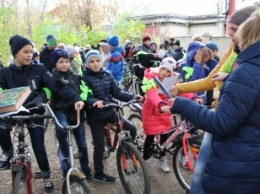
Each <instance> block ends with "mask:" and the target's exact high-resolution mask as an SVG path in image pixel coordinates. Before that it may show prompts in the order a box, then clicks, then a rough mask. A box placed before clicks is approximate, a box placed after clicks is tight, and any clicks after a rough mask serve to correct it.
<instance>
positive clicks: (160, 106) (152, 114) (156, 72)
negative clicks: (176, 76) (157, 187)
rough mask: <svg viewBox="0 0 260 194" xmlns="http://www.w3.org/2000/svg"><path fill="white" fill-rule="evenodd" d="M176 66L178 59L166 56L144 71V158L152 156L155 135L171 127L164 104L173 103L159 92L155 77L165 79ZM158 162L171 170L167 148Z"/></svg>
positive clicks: (192, 95) (166, 169)
mask: <svg viewBox="0 0 260 194" xmlns="http://www.w3.org/2000/svg"><path fill="white" fill-rule="evenodd" d="M175 66H176V61H175V60H174V59H173V58H165V59H164V60H163V61H162V63H161V64H160V66H159V67H156V68H152V67H151V68H148V69H146V70H145V72H144V80H143V84H144V86H142V89H143V92H145V95H146V97H145V101H144V104H143V106H142V122H143V128H144V132H145V134H146V139H145V142H144V153H143V158H144V160H148V159H149V158H150V157H151V155H150V147H151V146H152V143H153V141H154V137H155V135H156V134H160V133H162V132H164V131H167V130H168V129H170V128H171V120H170V115H169V114H167V113H166V112H165V111H164V110H165V109H164V106H171V104H170V102H169V99H168V98H167V96H166V95H165V94H161V93H157V89H158V86H156V84H155V83H154V81H153V78H154V77H157V78H158V79H159V80H160V81H163V79H164V78H166V77H170V76H172V75H173V69H174V68H175ZM173 84H174V83H173ZM185 97H187V98H192V97H194V94H186V95H185ZM160 110H161V111H160ZM167 137H168V136H167V134H163V135H161V136H160V141H161V142H160V143H161V144H162V143H164V141H166V140H167ZM157 163H158V165H159V166H160V167H161V169H162V170H163V171H164V172H169V171H170V169H169V167H168V164H167V159H166V157H165V150H164V151H163V152H162V156H161V158H160V159H158V160H157Z"/></svg>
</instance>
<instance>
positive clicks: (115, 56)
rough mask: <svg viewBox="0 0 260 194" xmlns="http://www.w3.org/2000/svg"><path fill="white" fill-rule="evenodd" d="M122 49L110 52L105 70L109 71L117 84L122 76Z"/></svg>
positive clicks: (118, 48) (114, 49) (117, 48)
mask: <svg viewBox="0 0 260 194" xmlns="http://www.w3.org/2000/svg"><path fill="white" fill-rule="evenodd" d="M123 55H124V48H123V47H115V48H113V49H112V50H111V56H110V59H109V61H108V63H107V67H106V70H107V71H109V72H110V73H111V74H112V75H113V76H114V78H115V80H116V82H117V83H119V82H120V81H121V80H122V79H123V75H124V56H123Z"/></svg>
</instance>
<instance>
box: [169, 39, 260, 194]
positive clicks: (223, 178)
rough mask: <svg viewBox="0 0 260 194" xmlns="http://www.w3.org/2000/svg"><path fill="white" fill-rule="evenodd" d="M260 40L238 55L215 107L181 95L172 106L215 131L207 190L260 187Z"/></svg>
mask: <svg viewBox="0 0 260 194" xmlns="http://www.w3.org/2000/svg"><path fill="white" fill-rule="evenodd" d="M259 48H260V42H257V43H255V44H253V45H251V46H250V47H248V48H247V49H245V50H244V51H242V52H241V53H240V54H239V55H238V58H237V63H238V64H239V65H238V67H237V68H236V69H235V70H234V71H233V72H232V73H231V75H230V76H229V77H228V78H227V80H226V81H225V83H224V85H223V87H222V90H221V98H220V102H219V105H218V108H217V110H216V112H213V111H209V110H207V108H206V107H202V106H200V105H198V104H196V103H195V102H192V101H189V100H186V99H184V98H181V97H180V98H177V99H176V100H175V102H174V105H173V109H172V111H173V112H174V113H179V114H181V115H183V116H184V117H186V118H187V119H188V120H190V121H191V122H192V123H194V124H195V125H196V126H197V127H199V128H202V129H203V130H205V131H208V132H210V133H212V134H213V142H212V149H213V151H212V154H211V156H210V159H209V161H208V163H207V166H206V171H205V176H204V180H203V187H204V191H205V193H210V194H213V193H217V194H220V193H221V194H224V193H225V194H227V193H228V194H254V193H259V192H260V184H259V183H260V52H259Z"/></svg>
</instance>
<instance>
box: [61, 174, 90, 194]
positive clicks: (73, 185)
mask: <svg viewBox="0 0 260 194" xmlns="http://www.w3.org/2000/svg"><path fill="white" fill-rule="evenodd" d="M70 190H71V193H73V194H92V191H91V188H90V187H89V185H88V183H87V181H86V179H84V178H83V179H80V178H79V177H77V176H73V175H72V176H70ZM67 193H68V190H67V184H66V179H65V180H64V182H63V185H62V194H67Z"/></svg>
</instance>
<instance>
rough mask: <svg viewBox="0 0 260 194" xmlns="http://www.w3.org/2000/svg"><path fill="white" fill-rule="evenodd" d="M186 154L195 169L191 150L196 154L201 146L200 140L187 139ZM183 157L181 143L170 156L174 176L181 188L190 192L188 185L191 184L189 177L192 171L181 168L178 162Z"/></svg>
mask: <svg viewBox="0 0 260 194" xmlns="http://www.w3.org/2000/svg"><path fill="white" fill-rule="evenodd" d="M188 143H189V145H187V146H188V153H189V158H190V160H191V162H192V164H193V168H194V167H195V162H196V161H195V158H194V157H191V156H193V153H192V152H191V149H193V150H195V152H196V154H198V152H199V149H200V145H201V140H199V139H188ZM182 156H183V145H182V143H179V144H178V145H177V146H176V148H175V150H174V153H173V156H172V163H173V170H174V173H175V176H176V178H177V180H178V182H179V183H180V185H181V187H182V188H183V189H184V190H186V191H189V190H190V183H191V177H192V174H193V171H191V170H190V169H189V168H187V167H183V166H182V164H181V161H180V157H182Z"/></svg>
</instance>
